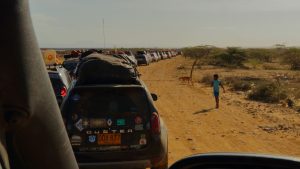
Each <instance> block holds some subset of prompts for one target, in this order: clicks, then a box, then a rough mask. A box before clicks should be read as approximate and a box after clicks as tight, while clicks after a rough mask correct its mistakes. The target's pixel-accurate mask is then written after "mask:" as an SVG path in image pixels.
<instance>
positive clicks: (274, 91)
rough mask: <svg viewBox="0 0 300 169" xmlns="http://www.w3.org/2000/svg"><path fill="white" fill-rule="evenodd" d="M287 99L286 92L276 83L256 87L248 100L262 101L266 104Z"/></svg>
mask: <svg viewBox="0 0 300 169" xmlns="http://www.w3.org/2000/svg"><path fill="white" fill-rule="evenodd" d="M287 97H288V95H287V91H286V90H285V89H284V87H283V86H280V85H279V84H277V83H274V82H273V83H262V84H260V85H257V86H256V87H255V88H254V89H253V91H252V92H251V93H249V95H248V98H249V99H251V100H256V101H262V102H267V103H277V102H279V101H280V100H284V99H286V98H287Z"/></svg>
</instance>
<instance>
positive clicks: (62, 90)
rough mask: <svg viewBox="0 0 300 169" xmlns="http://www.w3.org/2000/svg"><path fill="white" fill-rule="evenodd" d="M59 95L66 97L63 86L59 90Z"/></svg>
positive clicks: (65, 90)
mask: <svg viewBox="0 0 300 169" xmlns="http://www.w3.org/2000/svg"><path fill="white" fill-rule="evenodd" d="M60 95H61V96H62V97H65V96H66V95H67V89H66V87H65V86H64V87H62V88H61V89H60Z"/></svg>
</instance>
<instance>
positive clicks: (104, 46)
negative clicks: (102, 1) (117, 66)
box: [102, 18, 106, 49]
mask: <svg viewBox="0 0 300 169" xmlns="http://www.w3.org/2000/svg"><path fill="white" fill-rule="evenodd" d="M102 33H103V49H105V48H106V42H105V41H106V40H105V30H104V18H103V19H102Z"/></svg>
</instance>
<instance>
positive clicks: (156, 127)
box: [151, 112, 160, 134]
mask: <svg viewBox="0 0 300 169" xmlns="http://www.w3.org/2000/svg"><path fill="white" fill-rule="evenodd" d="M151 132H152V133H153V134H160V121H159V116H158V114H157V113H156V112H153V113H152V115H151Z"/></svg>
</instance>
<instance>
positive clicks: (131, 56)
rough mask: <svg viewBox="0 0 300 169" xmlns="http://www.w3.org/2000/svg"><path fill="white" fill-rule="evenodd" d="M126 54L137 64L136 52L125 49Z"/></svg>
mask: <svg viewBox="0 0 300 169" xmlns="http://www.w3.org/2000/svg"><path fill="white" fill-rule="evenodd" d="M125 54H126V55H127V56H128V58H129V59H130V60H131V61H132V62H133V63H134V64H135V65H136V66H137V65H138V63H137V60H136V58H135V56H134V54H133V53H132V52H131V51H125Z"/></svg>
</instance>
